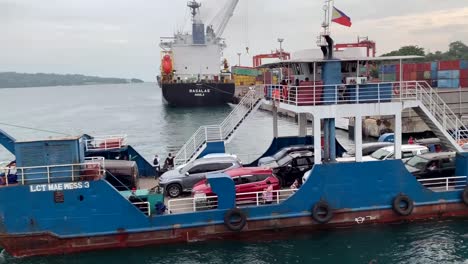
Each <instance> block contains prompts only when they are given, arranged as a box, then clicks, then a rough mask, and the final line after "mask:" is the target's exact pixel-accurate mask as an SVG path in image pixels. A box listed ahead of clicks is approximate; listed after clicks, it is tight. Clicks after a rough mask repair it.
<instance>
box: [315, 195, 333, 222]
mask: <svg viewBox="0 0 468 264" xmlns="http://www.w3.org/2000/svg"><path fill="white" fill-rule="evenodd" d="M312 218H313V219H314V220H315V221H317V222H318V223H320V224H325V223H328V222H329V221H330V220H331V219H332V218H333V211H332V208H331V206H330V205H329V204H328V203H327V202H326V201H323V200H322V201H319V202H318V203H316V204H314V207H313V208H312Z"/></svg>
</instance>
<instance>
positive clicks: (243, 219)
mask: <svg viewBox="0 0 468 264" xmlns="http://www.w3.org/2000/svg"><path fill="white" fill-rule="evenodd" d="M233 216H237V217H239V218H240V221H239V222H236V223H232V222H231V220H232V217H233ZM224 224H225V225H226V227H227V228H228V229H229V230H231V231H237V232H238V231H241V230H242V229H243V228H244V227H245V224H247V216H246V215H245V213H244V212H243V211H242V210H240V209H237V208H234V209H230V210H229V211H227V212H226V214H224Z"/></svg>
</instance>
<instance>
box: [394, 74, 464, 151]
mask: <svg viewBox="0 0 468 264" xmlns="http://www.w3.org/2000/svg"><path fill="white" fill-rule="evenodd" d="M401 95H402V97H400V98H401V99H402V101H407V99H413V100H414V99H416V100H415V103H416V105H413V106H412V107H413V110H414V111H415V112H416V113H417V114H418V115H419V116H420V117H421V119H422V120H423V121H424V122H425V123H426V124H427V126H428V127H429V128H430V129H431V131H432V132H434V134H435V135H436V136H437V137H438V138H439V139H440V140H441V142H442V143H443V144H444V145H445V146H446V147H447V148H449V149H450V150H452V151H458V152H462V151H464V150H463V149H462V147H461V146H462V145H463V144H464V143H468V128H467V127H466V126H465V125H464V124H463V122H462V121H461V119H460V118H459V117H458V116H457V115H455V113H453V111H452V110H451V109H450V108H449V107H448V106H447V104H446V103H445V102H444V101H443V100H442V98H440V96H439V95H438V94H437V92H436V91H435V90H434V89H433V88H432V87H431V86H430V85H429V84H428V83H427V82H415V85H414V86H412V87H411V88H408V87H405V88H404V89H402V91H401Z"/></svg>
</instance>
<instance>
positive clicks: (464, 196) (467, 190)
mask: <svg viewBox="0 0 468 264" xmlns="http://www.w3.org/2000/svg"><path fill="white" fill-rule="evenodd" d="M462 200H463V202H464V203H465V204H466V205H468V186H467V187H465V190H464V191H463V193H462Z"/></svg>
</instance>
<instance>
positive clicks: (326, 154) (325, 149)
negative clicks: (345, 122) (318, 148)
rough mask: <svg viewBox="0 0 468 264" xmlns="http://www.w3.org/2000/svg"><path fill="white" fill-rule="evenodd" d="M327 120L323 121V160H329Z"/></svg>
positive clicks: (328, 128) (328, 127)
mask: <svg viewBox="0 0 468 264" xmlns="http://www.w3.org/2000/svg"><path fill="white" fill-rule="evenodd" d="M328 123H329V119H328V118H325V119H323V160H324V161H328V160H329V159H330V125H329V124H328Z"/></svg>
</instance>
